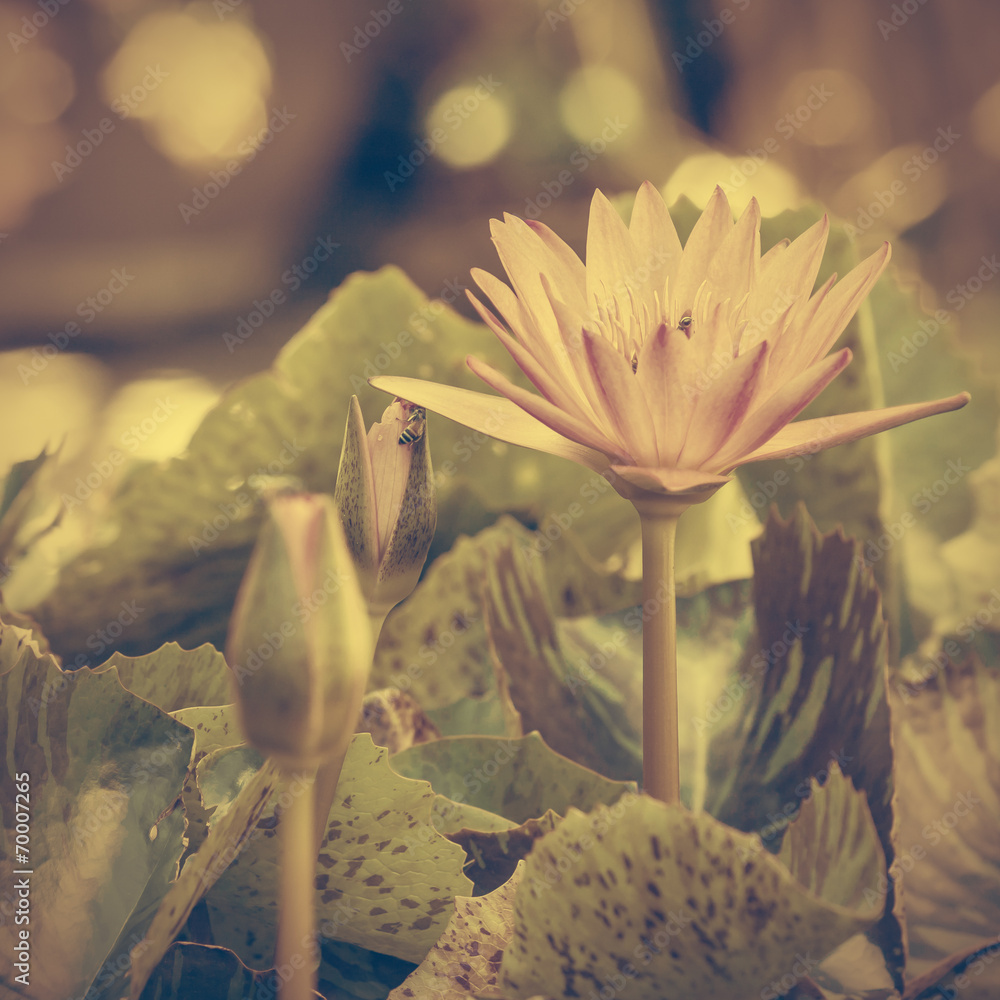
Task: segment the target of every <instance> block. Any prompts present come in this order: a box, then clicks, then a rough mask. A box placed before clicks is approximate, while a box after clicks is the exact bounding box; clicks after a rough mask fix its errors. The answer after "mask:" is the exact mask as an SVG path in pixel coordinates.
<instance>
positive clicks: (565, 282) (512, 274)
mask: <svg viewBox="0 0 1000 1000" xmlns="http://www.w3.org/2000/svg"><path fill="white" fill-rule="evenodd" d="M490 230H491V232H492V233H493V243H494V245H495V246H496V248H497V254H498V255H499V257H500V262H501V263H502V264H503V266H504V270H506V272H507V275H508V277H509V278H510V283H511V285H512V286H513V288H514V291H515V292H516V293H517V297H518V299H520V301H521V305H522V306H523V307H524V309H525V310H526V311H527V312H528V314H529V315H530V316H531V317H532V318H533V319H534V320H535V324H536V326H538V327H539V328H542V327H544V325H545V322H546V320H547V318H548V315H549V313H548V303H547V300H546V298H545V296H544V294H543V293H542V284H541V280H540V278H539V275H541V274H547V275H549V276H550V277H551V278H552V281H553V283H554V284H555V285H556V287H557V288H559V289H560V291H561V292H562V295H563V297H564V298H565V299H566V300H567V301H569V302H570V303H572V304H573V305H574V307H575V308H576V309H577V310H578V311H580V312H584V311H586V300H585V298H584V290H583V289H582V288H580V287H579V286H578V285H577V280H576V275H575V274H574V273H573V271H572V269H571V268H569V267H567V265H566V261H565V260H564V259H562V258H560V257H559V256H557V255H556V254H554V253H553V252H552V251H551V250H550V249H549V247H547V246H546V245H545V243H544V242H543V241H542V240H541V238H540V237H539V236H538V234H537V233H536V232H535V231H534V230H533V229H532V228H531V227H530V226H529V225H528V224H527V223H526V222H524V221H523V220H522V219H518V218H516V217H515V216H513V215H505V216H504V222H497V221H496V220H495V219H494V220H493V221H492V222H491V223H490Z"/></svg>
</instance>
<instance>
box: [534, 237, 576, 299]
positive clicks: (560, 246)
mask: <svg viewBox="0 0 1000 1000" xmlns="http://www.w3.org/2000/svg"><path fill="white" fill-rule="evenodd" d="M526 224H527V226H528V228H529V229H530V230H531V231H532V232H533V233H534V234H535V235H536V236H537V237H538V239H539V240H541V242H542V243H543V244H544V245H545V248H546V249H547V250H548V251H549V252H550V253H551V255H552V258H553V260H555V261H558V266H557V267H548V268H546V269H545V271H544V273H546V274H548V275H550V276H551V277H552V278H553V279H558V280H559V285H560V288H562V287H563V286H566V285H568V286H569V287H570V288H572V289H573V291H574V294H572V295H571V293H570V290H569V288H567V290H566V291H564V293H563V294H564V296H565V297H566V298H567V299H568V298H576V294H575V293H576V292H579V296H580V298H582V299H584V300H586V295H587V269H586V268H585V267H584V266H583V261H582V260H580V258H579V257H578V256H577V253H576V251H575V250H574V249H573V248H572V247H571V246H570V245H569V244H568V243H567V242H566V241H565V240H563V239H561V238H560V237H559V236H556V234H555V233H554V232H552V230H551V229H549V227H548V226H547V225H545V223H544V222H538V221H537V220H535V219H527V220H526Z"/></svg>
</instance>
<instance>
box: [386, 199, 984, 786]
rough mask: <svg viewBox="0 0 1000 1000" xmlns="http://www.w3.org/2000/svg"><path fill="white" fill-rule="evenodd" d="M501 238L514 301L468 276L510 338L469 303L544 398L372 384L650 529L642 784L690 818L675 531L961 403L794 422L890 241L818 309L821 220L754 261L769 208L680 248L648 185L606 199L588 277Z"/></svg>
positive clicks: (585, 270)
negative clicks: (530, 453)
mask: <svg viewBox="0 0 1000 1000" xmlns="http://www.w3.org/2000/svg"><path fill="white" fill-rule="evenodd" d="M492 231H493V242H494V243H495V244H496V247H497V251H498V253H499V255H500V260H501V262H502V263H503V266H504V268H505V270H506V271H507V276H508V277H509V278H510V282H511V285H510V286H508V285H506V284H504V282H502V281H500V280H499V279H498V278H496V277H494V276H493V275H491V274H488V273H486V272H485V271H480V270H475V271H473V272H472V273H473V277H474V278H475V280H476V283H477V284H478V285H479V287H480V289H482V291H483V292H485V294H486V295H487V296H488V297H489V298H490V299H491V300H492V302H493V305H494V307H495V308H496V310H497V311H498V312H499V314H500V317H502V319H503V320H504V322H501V319H500V318H498V316H497V315H495V314H494V312H493V311H492V310H490V309H489V308H487V307H486V306H484V305H483V304H482V303H480V302H479V301H478V300H477V299H476V298H475V296H471V295H470V298H471V299H472V302H473V304H474V306H475V307H476V309H477V311H478V312H479V314H480V316H482V318H483V320H484V321H485V322H486V323H487V324H488V325H489V327H490V329H492V330H493V332H494V333H495V334H496V336H497V337H498V338H499V340H500V342H501V343H502V344H503V346H504V347H505V348H506V349H507V351H508V352H509V353H510V355H511V357H512V358H513V359H514V361H515V362H516V363H517V365H518V367H519V368H520V369H521V371H522V372H524V374H525V375H526V376H527V378H528V380H529V381H530V382H531V384H532V385H533V386H534V387H535V389H536V390H537V393H535V392H531V391H529V390H527V389H524V388H522V387H521V386H519V385H516V384H515V383H513V382H512V381H511V380H510V379H509V378H507V377H506V376H505V375H504V374H503V373H501V372H499V371H497V369H495V368H494V367H493V366H492V365H489V364H486V363H485V362H483V361H481V360H479V359H477V358H475V357H471V356H470V357H469V358H468V359H467V363H468V365H469V368H471V369H472V371H473V372H474V373H475V374H476V375H478V376H479V378H480V379H482V380H483V382H485V383H486V384H487V385H488V386H489V387H490V388H492V389H494V390H495V391H496V392H498V393H500V396H499V397H498V396H493V395H488V394H485V393H478V392H471V391H469V390H467V389H461V388H457V387H454V386H446V385H438V384H436V383H433V382H424V381H421V380H419V379H411V378H402V377H394V376H377V377H375V378H372V379H370V382H371V384H372V385H374V386H376V387H377V388H379V389H384V390H386V391H387V392H392V393H395V394H396V395H398V396H402V397H404V398H406V399H409V400H412V401H413V402H414V403H416V404H419V405H420V406H424V407H426V408H427V409H430V410H434V411H436V412H437V413H440V414H443V415H444V416H446V417H450V418H451V419H453V420H457V421H459V422H460V423H463V424H466V425H467V426H469V427H472V428H474V429H476V430H478V431H480V432H482V433H485V434H488V435H490V436H491V437H495V438H500V439H501V440H503V441H508V442H510V443H512V444H519V445H525V446H527V447H529V448H535V449H537V450H540V451H546V452H550V453H552V454H554V455H560V456H562V457H564V458H569V459H572V460H574V461H576V462H580V463H582V464H583V465H585V466H587V467H589V468H591V469H594V470H595V471H597V472H600V473H601V474H602V475H604V476H605V477H606V478H607V479H608V481H609V482H611V484H612V485H613V486H614V487H615V489H616V490H617V491H618V492H619V493H620V494H621V495H622V496H624V497H625V498H626V499H628V500H630V501H631V502H632V503H633V505H634V506H635V508H636V510H637V511H638V513H639V518H640V522H641V525H642V564H643V633H642V643H643V786H644V788H645V790H646V791H647V792H649V793H650V794H651V795H654V796H656V797H657V798H660V799H662V800H664V801H666V802H678V801H679V800H680V778H679V772H678V753H677V739H678V737H677V729H678V726H677V713H678V705H677V650H676V585H675V581H674V549H675V538H676V529H677V519H678V518H679V517H680V515H681V514H682V513H683V512H684V511H685V510H686V509H687V508H688V507H689V506H691V505H692V504H694V503H699V502H701V501H704V500H707V499H708V498H709V497H710V496H712V494H713V493H715V491H716V490H717V489H718V488H719V487H720V486H722V485H723V484H724V483H726V482H727V481H728V480H729V478H730V473H732V471H733V470H734V469H735V468H737V467H738V466H740V465H743V464H745V463H748V462H756V461H761V460H763V459H775V458H783V457H786V456H789V455H796V454H805V453H812V452H816V451H819V450H821V449H824V448H830V447H833V446H834V445H837V444H844V443H846V442H848V441H854V440H857V439H858V438H861V437H865V436H866V435H869V434H875V433H877V432H879V431H884V430H887V429H888V428H890V427H896V426H898V425H899V424H904V423H907V422H909V421H911V420H917V419H919V418H921V417H926V416H930V415H931V414H934V413H942V412H944V411H946V410H954V409H957V408H959V407H961V406H964V405H965V404H966V403H967V402H968V401H969V394H968V393H965V392H963V393H959V394H958V395H955V396H950V397H947V398H945V399H938V400H934V401H932V402H928V403H914V404H910V405H905V406H894V407H889V408H886V409H880V410H873V411H871V412H862V413H848V414H843V415H841V416H837V417H832V418H831V417H825V418H823V419H821V420H802V421H798V422H794V423H793V421H794V420H795V417H797V416H798V415H799V414H800V413H801V412H802V410H804V409H805V408H806V407H807V406H808V405H809V403H811V402H812V401H813V400H814V399H815V398H816V397H817V396H818V395H819V394H820V392H822V391H823V389H824V388H825V387H826V386H827V385H829V384H830V382H831V381H832V380H833V379H834V378H836V376H837V375H838V374H839V373H840V372H842V371H843V370H844V368H845V367H846V366H847V365H848V363H849V362H850V360H851V351H850V349H848V348H842V349H841V350H839V351H834V352H833V353H830V352H831V351H832V350H833V348H834V345H835V344H836V342H837V340H838V339H839V337H840V335H841V333H843V331H844V328H845V327H846V326H847V324H848V323H849V322H850V320H851V317H852V316H853V315H854V313H855V312H856V311H857V309H858V306H859V305H860V304H861V302H862V301H863V300H864V298H865V296H866V295H867V294H868V292H869V291H870V290H871V288H872V286H873V285H874V284H875V282H876V281H877V280H878V277H879V275H880V274H881V273H882V271H883V270H884V269H885V266H886V264H887V263H888V260H889V245H888V244H887V243H886V244H883V245H882V247H881V248H880V249H879V250H877V251H876V252H875V253H873V254H872V255H871V256H870V257H868V258H867V259H866V260H864V261H862V262H861V263H860V264H858V265H857V267H855V268H854V269H853V270H851V272H850V273H849V274H848V275H846V276H845V277H844V278H843V279H842V280H841V281H839V282H838V281H837V280H836V275H833V276H832V277H830V278H829V279H828V280H827V281H826V282H825V283H824V284H823V285H822V286H821V287H820V288H819V289H818V290H816V291H815V292H814V291H813V286H814V284H815V282H816V276H817V274H818V273H819V267H820V262H821V260H822V258H823V251H824V250H825V248H826V241H827V235H828V232H829V222H828V220H827V219H826V217H824V218H823V219H822V220H820V221H819V222H817V223H816V224H815V225H814V226H812V227H811V228H810V229H808V230H807V231H806V232H805V233H803V234H802V235H801V236H799V237H798V238H797V239H796V240H795V241H794V242H789V241H787V240H785V241H782V242H781V243H779V244H777V245H776V246H775V247H773V248H772V249H770V250H769V251H768V252H767V253H766V254H764V255H763V256H762V255H761V252H760V209H759V208H758V206H757V202H756V201H755V200H753V199H751V201H750V204H749V205H748V206H747V209H746V211H745V212H744V213H743V214H742V216H740V218H739V219H738V220H737V221H736V222H734V221H733V215H732V212H731V210H730V207H729V202H728V201H727V200H726V196H725V194H724V193H723V191H722V189H721V188H716V189H715V193H714V194H713V195H712V197H711V199H710V200H709V203H708V205H707V206H706V208H705V210H704V212H703V213H702V214H701V216H700V218H699V219H698V221H697V222H696V223H695V225H694V228H693V229H692V231H691V235H690V236H689V237H688V239H687V242H686V243H685V244H684V245H683V246H682V245H681V241H680V239H679V238H678V236H677V231H676V229H675V228H674V224H673V221H672V220H671V218H670V213H669V212H668V211H667V207H666V205H665V203H664V201H663V199H662V198H661V197H660V194H659V192H658V191H657V190H656V188H655V187H654V186H653V185H652V184H649V183H646V184H643V185H642V187H641V188H640V189H639V192H638V194H637V196H636V199H635V204H634V206H633V208H632V217H631V221H630V222H629V224H628V225H627V226H626V225H625V223H624V222H623V221H622V219H621V217H620V216H619V215H618V213H617V212H616V211H615V209H614V208H613V207H612V205H611V203H610V202H609V201H608V200H607V198H605V197H604V195H603V194H601V193H600V192H599V191H598V192H596V193H595V194H594V198H593V201H592V202H591V207H590V225H589V229H588V232H587V262H586V265H584V263H583V262H582V261H581V260H580V258H579V257H578V256H577V255H576V254H575V253H574V252H573V250H572V249H570V247H569V246H567V244H566V243H564V242H563V241H562V240H561V239H560V238H559V237H558V236H556V234H555V233H553V232H552V230H550V229H549V228H548V227H547V226H544V225H542V224H541V223H540V222H535V221H531V220H529V221H527V222H524V221H522V220H521V219H518V218H515V217H513V216H510V215H508V216H505V217H504V221H503V222H494V223H493V229H492ZM505 324H506V325H505Z"/></svg>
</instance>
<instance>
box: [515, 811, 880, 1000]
mask: <svg viewBox="0 0 1000 1000" xmlns="http://www.w3.org/2000/svg"><path fill="white" fill-rule="evenodd" d="M853 794H854V795H860V793H857V792H854V793H853ZM869 823H870V821H869ZM869 837H870V839H871V842H872V843H871V846H870V847H869V848H868V849H869V850H875V851H877V850H878V845H877V841H876V839H875V837H874V830H873V829H870V830H869ZM759 844H760V841H759V839H758V838H757V837H756V836H755V835H752V834H744V833H740V832H738V831H736V830H733V829H731V828H729V827H726V826H724V825H723V824H721V823H719V822H718V821H717V820H715V819H713V818H712V817H711V816H709V815H708V814H707V813H690V812H688V811H687V810H685V809H683V808H682V807H678V806H668V805H666V804H664V803H662V802H658V801H656V800H654V799H651V798H649V797H648V796H644V795H643V796H626V797H624V798H623V799H622V800H621V801H620V802H618V803H616V804H615V805H614V806H613V807H611V808H607V807H605V806H599V807H598V808H596V809H595V810H593V811H592V812H591V813H590V814H585V813H581V812H579V811H577V810H571V811H570V813H569V815H568V816H567V817H566V819H565V820H564V821H563V822H562V823H561V824H560V825H559V826H558V827H557V828H556V829H555V831H554V832H553V833H550V834H549V835H547V836H546V837H543V838H542V839H541V840H540V841H539V842H538V843H537V844H536V846H535V849H534V851H532V853H531V854H530V855H529V857H528V859H527V861H526V863H525V868H524V872H523V875H522V881H521V887H520V889H519V891H518V894H517V897H516V899H515V903H514V920H515V926H514V937H513V940H512V941H511V944H510V946H509V947H508V948H507V951H506V952H505V954H504V959H503V964H502V973H501V975H502V982H501V988H502V989H503V990H504V991H505V994H506V995H507V996H509V997H511V998H513V1000H527V998H529V997H532V996H534V995H535V994H538V993H543V994H545V995H547V996H557V997H563V996H583V997H585V996H589V995H590V993H591V992H593V993H596V994H601V991H602V990H605V989H608V988H610V989H611V990H612V991H613V992H615V993H618V992H619V991H627V992H626V995H627V996H628V997H629V998H630V1000H690V998H692V997H697V998H698V1000H713V998H718V1000H741V998H744V997H751V996H757V995H763V994H764V991H765V990H767V988H768V984H769V983H771V982H772V981H773V980H776V979H778V980H780V979H781V978H782V977H783V976H784V975H786V974H787V973H788V970H789V968H790V967H792V966H793V963H795V962H796V960H797V956H798V955H802V956H809V955H811V956H814V957H815V958H816V959H817V960H818V959H819V958H821V957H822V956H825V955H827V954H829V953H830V952H831V951H833V950H834V949H835V948H836V947H837V946H838V945H840V944H841V943H843V942H844V941H846V940H847V939H849V938H850V937H851V936H852V935H854V934H857V933H859V932H860V931H863V930H864V929H865V928H866V927H868V926H870V925H871V924H872V923H873V922H874V921H875V920H877V918H878V916H879V913H880V912H881V911H880V908H879V907H869V908H866V907H864V905H863V904H862V906H861V907H853V908H849V907H845V906H840V905H837V904H836V903H831V902H827V901H826V900H823V899H821V898H819V897H817V896H816V895H814V894H813V893H811V892H809V891H808V890H807V889H805V888H804V887H803V886H801V885H799V883H798V882H797V881H796V880H795V878H794V877H793V876H792V875H791V873H790V872H789V871H788V869H787V868H785V866H784V865H782V864H781V862H780V861H778V860H777V859H776V858H774V857H773V856H772V855H770V854H768V853H767V852H765V851H761V850H760V848H759Z"/></svg>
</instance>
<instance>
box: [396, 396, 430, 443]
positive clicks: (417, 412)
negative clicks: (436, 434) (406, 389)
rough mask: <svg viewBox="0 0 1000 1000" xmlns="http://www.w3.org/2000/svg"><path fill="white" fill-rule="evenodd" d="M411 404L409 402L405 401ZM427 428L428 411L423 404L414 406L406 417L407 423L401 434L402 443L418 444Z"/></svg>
mask: <svg viewBox="0 0 1000 1000" xmlns="http://www.w3.org/2000/svg"><path fill="white" fill-rule="evenodd" d="M403 405H404V406H409V405H410V404H409V403H404V404H403ZM426 429H427V411H426V410H425V409H424V408H423V407H422V406H414V407H413V408H412V409H411V410H410V415H409V416H408V417H407V418H406V425H405V426H404V427H403V430H402V431H401V433H400V435H399V443H400V444H416V443H417V442H418V441H419V440H420V439H421V438H422V437H423V436H424V431H425V430H426Z"/></svg>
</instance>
